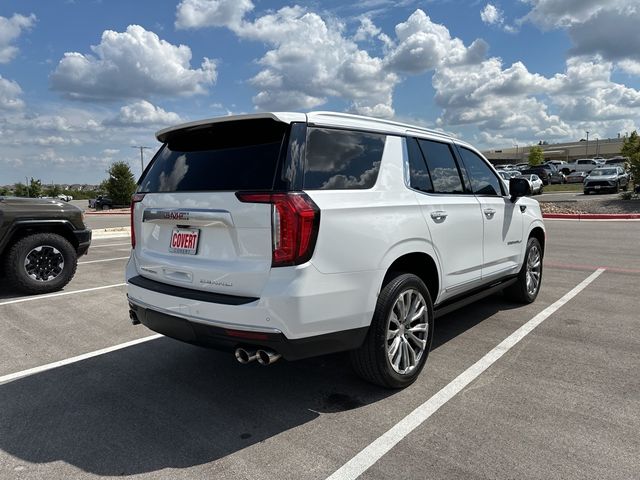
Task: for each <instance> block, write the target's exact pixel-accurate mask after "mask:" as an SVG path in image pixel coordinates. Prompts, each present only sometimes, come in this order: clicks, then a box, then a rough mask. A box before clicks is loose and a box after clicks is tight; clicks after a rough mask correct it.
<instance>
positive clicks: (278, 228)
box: [236, 192, 320, 267]
mask: <svg viewBox="0 0 640 480" xmlns="http://www.w3.org/2000/svg"><path fill="white" fill-rule="evenodd" d="M236 196H237V197H238V200H240V201H241V202H245V203H270V204H271V231H272V259H271V266H273V267H283V266H291V265H300V264H301V263H305V262H307V261H309V259H310V258H311V256H312V255H313V250H314V248H315V244H316V239H317V237H318V228H319V227H320V209H319V208H318V206H317V205H316V204H315V203H314V202H313V200H311V199H310V198H309V196H308V195H306V194H305V193H298V192H296V193H253V192H237V193H236Z"/></svg>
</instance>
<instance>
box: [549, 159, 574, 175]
mask: <svg viewBox="0 0 640 480" xmlns="http://www.w3.org/2000/svg"><path fill="white" fill-rule="evenodd" d="M545 164H551V165H553V166H554V167H556V169H557V170H558V171H559V172H560V173H562V174H564V175H568V174H569V173H571V171H570V169H569V167H568V165H569V164H568V163H567V162H565V161H564V160H549V161H547V162H545Z"/></svg>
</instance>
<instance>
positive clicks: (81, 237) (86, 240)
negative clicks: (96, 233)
mask: <svg viewBox="0 0 640 480" xmlns="http://www.w3.org/2000/svg"><path fill="white" fill-rule="evenodd" d="M73 235H74V236H75V237H76V240H77V241H78V248H77V252H78V256H82V255H84V254H85V253H87V250H89V245H91V230H89V229H86V230H74V231H73Z"/></svg>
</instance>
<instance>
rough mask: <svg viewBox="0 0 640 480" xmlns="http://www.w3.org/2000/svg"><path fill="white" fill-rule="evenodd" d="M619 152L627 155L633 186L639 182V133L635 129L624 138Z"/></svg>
mask: <svg viewBox="0 0 640 480" xmlns="http://www.w3.org/2000/svg"><path fill="white" fill-rule="evenodd" d="M620 153H621V154H622V156H624V157H629V168H630V170H631V175H633V184H634V186H636V185H638V184H640V135H638V132H637V131H635V130H634V131H633V132H631V135H629V137H628V138H625V139H624V142H623V143H622V149H620Z"/></svg>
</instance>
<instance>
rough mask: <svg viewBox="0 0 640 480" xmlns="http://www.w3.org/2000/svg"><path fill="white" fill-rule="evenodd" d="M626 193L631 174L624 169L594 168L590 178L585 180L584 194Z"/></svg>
mask: <svg viewBox="0 0 640 480" xmlns="http://www.w3.org/2000/svg"><path fill="white" fill-rule="evenodd" d="M621 188H622V189H623V190H624V191H625V192H626V191H627V189H628V188H629V174H628V173H627V172H625V171H624V169H623V168H622V167H600V168H594V169H593V170H592V171H591V173H590V174H589V176H588V177H587V178H585V179H584V194H585V195H588V194H589V193H591V192H600V191H605V190H607V191H613V192H619V191H620V189H621Z"/></svg>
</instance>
